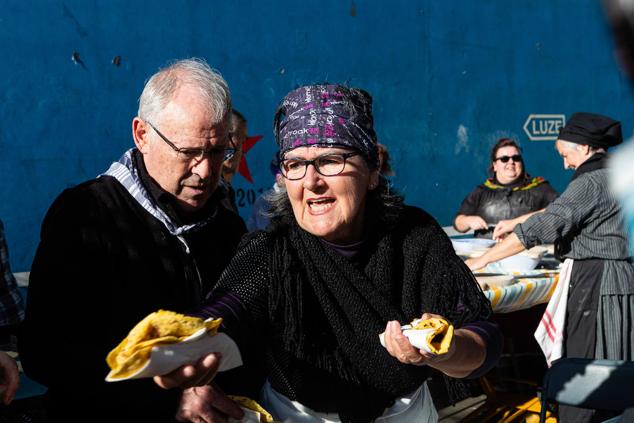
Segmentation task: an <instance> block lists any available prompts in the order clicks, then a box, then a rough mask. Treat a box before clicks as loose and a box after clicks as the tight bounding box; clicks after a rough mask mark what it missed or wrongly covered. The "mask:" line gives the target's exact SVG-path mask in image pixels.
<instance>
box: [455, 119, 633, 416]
mask: <svg viewBox="0 0 634 423" xmlns="http://www.w3.org/2000/svg"><path fill="white" fill-rule="evenodd" d="M622 141H623V138H622V135H621V124H620V122H618V121H616V120H614V119H611V118H609V117H606V116H601V115H597V114H592V113H575V114H574V115H572V117H571V118H570V120H569V121H568V123H567V124H566V126H565V127H564V128H562V129H561V130H560V133H559V137H558V139H557V142H556V148H557V152H558V153H559V154H560V155H561V157H562V159H563V162H564V167H565V168H566V169H574V170H575V173H574V175H573V177H572V180H571V181H570V183H569V184H568V187H567V188H566V190H565V191H564V192H563V194H561V196H560V197H559V198H557V199H556V200H555V201H553V202H552V203H551V204H550V205H549V206H548V207H546V209H545V211H544V212H543V213H537V214H534V215H533V216H530V217H528V218H527V219H526V220H525V221H524V223H521V224H519V225H517V226H516V227H515V228H514V229H513V232H512V233H510V234H509V235H508V236H507V237H506V238H505V239H504V241H502V242H501V243H499V244H497V245H496V246H495V247H493V248H492V249H491V250H489V251H488V252H487V253H486V254H484V255H483V256H482V257H480V258H476V259H470V260H467V264H468V266H469V267H470V268H471V269H473V270H476V269H480V268H482V267H484V266H486V265H487V264H488V263H491V262H494V261H497V260H500V259H502V258H505V257H508V256H511V255H513V254H517V253H519V252H521V251H523V250H524V249H527V248H531V247H533V246H535V245H539V244H543V243H555V252H556V253H557V254H558V256H559V257H561V258H562V259H565V261H564V264H563V266H562V268H561V272H560V279H559V283H558V285H557V291H556V292H555V294H553V298H557V297H558V294H559V293H561V298H567V301H566V302H565V306H566V309H565V310H564V312H563V313H562V314H561V316H564V315H565V320H563V319H562V320H563V321H558V320H557V318H556V314H557V313H548V315H547V314H544V319H542V324H543V325H546V326H547V327H548V334H549V335H550V336H548V337H543V338H540V337H539V336H538V333H539V330H538V332H536V334H535V335H536V338H539V339H538V341H539V342H540V345H541V347H542V349H543V351H544V353H545V355H546V359H547V360H548V361H549V362H552V361H554V360H556V359H558V358H561V357H571V358H574V357H579V358H597V359H609V360H629V361H631V360H633V359H634V350H633V348H632V346H633V345H634V315H633V314H632V310H633V309H634V266H633V265H632V257H631V256H630V252H629V251H628V237H627V233H626V230H625V226H624V221H623V220H624V219H623V215H622V213H621V208H620V206H619V205H618V203H617V202H616V200H615V198H614V196H613V194H612V192H611V191H610V189H609V187H608V170H607V169H606V164H607V162H608V156H607V150H608V148H610V147H613V146H616V145H618V144H620V143H621V142H622ZM564 275H566V276H564ZM560 290H561V291H560ZM558 291H560V292H558ZM558 304H559V305H561V302H559V303H558ZM553 307H554V304H553ZM550 308H551V304H549V305H548V308H547V312H548V310H549V309H550ZM560 333H561V334H562V335H563V336H562V337H560V336H558V334H560ZM540 339H541V340H540ZM593 414H594V411H593V410H582V409H577V408H573V407H565V406H561V407H560V421H562V422H590V421H595V420H593V419H594V418H595V417H593Z"/></svg>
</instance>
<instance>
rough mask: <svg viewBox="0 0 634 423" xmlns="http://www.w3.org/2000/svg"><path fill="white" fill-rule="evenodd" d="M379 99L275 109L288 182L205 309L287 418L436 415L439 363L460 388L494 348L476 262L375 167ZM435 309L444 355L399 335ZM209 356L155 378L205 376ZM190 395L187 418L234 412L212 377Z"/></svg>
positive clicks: (317, 92)
mask: <svg viewBox="0 0 634 423" xmlns="http://www.w3.org/2000/svg"><path fill="white" fill-rule="evenodd" d="M371 101H372V100H371V97H370V96H369V95H368V94H367V93H366V92H365V91H362V90H359V89H350V88H346V87H343V86H339V85H325V84H323V85H309V86H305V87H301V88H298V89H296V90H294V91H292V92H291V93H289V94H288V95H287V96H286V98H285V99H284V101H283V102H282V103H281V105H280V106H279V108H278V111H277V114H276V118H275V134H276V138H277V142H278V144H279V147H280V169H281V172H282V175H283V178H284V187H283V189H282V190H281V192H280V193H279V194H278V195H277V196H275V198H272V199H271V202H272V203H273V206H274V215H275V216H276V217H275V218H274V219H273V220H272V222H271V224H270V225H269V227H268V228H267V230H266V231H260V232H254V233H253V234H251V235H250V237H249V238H248V239H246V240H243V245H242V247H241V249H240V250H239V252H238V254H237V255H236V257H235V258H234V259H233V261H232V262H231V263H230V265H229V267H228V268H227V269H226V270H225V272H224V274H223V276H222V277H221V280H220V281H219V283H218V284H217V286H216V288H215V289H214V291H213V292H212V293H211V294H210V296H209V297H208V298H207V301H206V305H205V307H204V309H203V310H202V311H201V312H200V313H199V315H202V316H222V317H224V318H225V321H224V323H225V326H224V330H225V331H226V332H227V333H228V334H229V335H230V336H232V337H233V338H234V339H235V340H236V341H237V342H238V344H239V346H240V348H241V350H242V351H245V352H246V351H255V352H256V354H257V356H258V357H259V359H260V361H261V362H262V364H263V365H264V368H265V372H266V383H265V384H264V386H263V388H262V390H261V395H260V398H259V400H260V402H261V403H262V405H263V406H264V407H265V408H266V409H268V410H269V411H270V412H271V413H272V414H273V415H274V416H275V417H276V418H277V419H279V420H284V421H293V422H304V421H305V422H339V421H341V422H370V421H377V422H393V421H398V422H402V423H406V422H410V421H411V422H414V421H415V422H433V421H436V419H437V415H436V411H435V409H434V406H433V403H432V402H431V398H430V394H429V391H428V389H427V387H426V382H425V381H426V379H427V378H428V377H429V376H430V371H431V369H432V368H435V369H437V370H439V371H440V372H442V373H444V374H445V375H446V377H447V379H448V385H449V386H453V385H454V384H455V379H454V378H464V377H477V376H478V375H481V374H483V373H484V372H486V371H487V370H488V369H490V368H491V367H492V366H493V365H494V363H495V362H496V360H497V357H498V355H499V350H500V343H501V342H500V334H499V332H498V329H497V327H496V326H495V325H494V324H493V323H491V322H490V321H489V318H490V316H491V308H490V305H489V303H488V302H487V300H486V299H485V298H484V296H483V295H482V292H481V291H480V289H479V287H478V285H477V284H476V282H475V281H474V278H473V276H472V275H471V273H470V271H469V269H468V268H467V267H466V266H465V265H464V264H463V262H462V261H461V259H460V258H458V257H457V256H456V255H455V254H454V252H453V249H452V246H451V243H450V242H449V239H448V238H447V236H446V235H445V234H444V232H443V231H442V229H441V228H440V226H439V225H438V223H437V222H436V221H435V220H434V219H433V218H432V217H431V216H430V215H429V214H427V213H425V212H424V211H423V210H421V209H418V208H415V207H410V206H406V205H405V204H403V201H402V199H401V198H400V197H398V196H395V195H394V192H393V190H388V188H387V182H386V180H385V179H384V178H383V177H382V176H381V175H380V173H379V169H378V166H379V159H378V152H377V138H376V134H375V132H374V128H373V118H372V102H371ZM431 315H436V316H443V317H444V318H446V319H447V320H449V321H451V322H453V324H454V325H455V327H456V328H457V329H456V331H455V335H454V337H453V342H452V343H451V346H450V348H449V352H448V353H447V354H444V355H439V356H434V355H432V354H430V353H427V352H425V351H423V350H419V349H416V348H414V347H413V346H412V345H411V344H410V343H409V341H408V339H407V338H406V337H405V336H404V335H403V333H402V332H401V324H404V323H407V322H409V321H411V320H412V319H413V318H419V317H421V316H425V317H427V316H431ZM381 332H385V343H386V348H384V347H383V346H382V345H381V344H380V342H379V337H378V335H379V333H381ZM214 361H215V360H214V358H213V356H211V357H207V358H206V359H204V360H203V361H202V362H201V363H198V365H196V366H192V367H184V368H181V369H179V370H178V371H177V372H176V373H174V374H171V375H169V376H167V377H162V378H157V383H159V384H160V385H162V386H164V387H167V386H174V385H179V386H188V385H192V384H193V385H202V384H204V382H206V381H207V380H208V376H210V375H211V373H213V372H207V373H206V371H207V370H209V368H211V369H212V370H213V368H214V365H213V362H214ZM194 392H195V399H192V400H191V401H189V400H188V398H189V397H190V396H189V394H188V393H187V392H186V394H185V395H184V400H183V409H184V411H183V413H182V416H183V418H185V419H193V418H198V419H202V421H207V422H221V421H225V420H224V418H225V417H226V416H227V415H233V416H238V415H239V412H237V411H236V409H235V408H233V407H232V405H231V404H230V403H229V402H228V401H227V400H226V399H225V398H224V397H223V396H222V395H221V394H219V393H218V391H217V390H216V389H215V387H214V386H209V385H208V386H201V387H197V388H194ZM200 398H204V399H205V400H204V401H200V400H199V399H200ZM196 421H198V420H196Z"/></svg>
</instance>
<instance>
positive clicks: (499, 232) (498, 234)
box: [493, 219, 517, 241]
mask: <svg viewBox="0 0 634 423" xmlns="http://www.w3.org/2000/svg"><path fill="white" fill-rule="evenodd" d="M516 224H517V223H516V222H515V219H509V220H500V221H499V222H498V223H497V225H495V229H494V230H493V239H494V240H495V241H502V239H504V237H505V236H506V234H508V233H510V232H512V231H513V229H515V225H516Z"/></svg>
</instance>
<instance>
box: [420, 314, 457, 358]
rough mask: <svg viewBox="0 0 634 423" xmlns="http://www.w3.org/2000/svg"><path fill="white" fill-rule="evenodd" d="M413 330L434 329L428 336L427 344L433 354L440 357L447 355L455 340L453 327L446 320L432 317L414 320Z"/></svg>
mask: <svg viewBox="0 0 634 423" xmlns="http://www.w3.org/2000/svg"><path fill="white" fill-rule="evenodd" d="M411 326H412V329H414V330H422V329H434V330H433V331H430V332H429V333H428V334H427V344H428V345H429V349H430V350H431V352H432V353H434V354H437V355H440V354H446V353H447V352H448V351H449V345H451V339H452V338H453V325H450V324H449V322H447V321H446V320H445V319H439V318H436V317H431V318H429V319H425V320H414V321H413V322H412V323H411Z"/></svg>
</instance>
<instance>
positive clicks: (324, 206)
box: [306, 197, 335, 214]
mask: <svg viewBox="0 0 634 423" xmlns="http://www.w3.org/2000/svg"><path fill="white" fill-rule="evenodd" d="M334 203H335V199H334V198H332V197H323V198H314V199H309V200H307V201H306V204H307V205H308V209H309V210H310V212H311V213H314V214H318V213H324V212H327V211H328V210H330V209H331V208H332V206H333V204H334Z"/></svg>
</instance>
